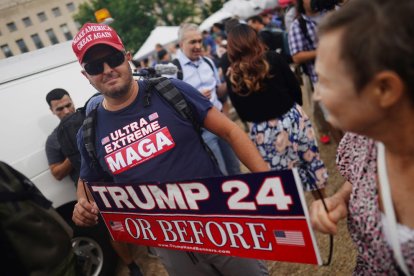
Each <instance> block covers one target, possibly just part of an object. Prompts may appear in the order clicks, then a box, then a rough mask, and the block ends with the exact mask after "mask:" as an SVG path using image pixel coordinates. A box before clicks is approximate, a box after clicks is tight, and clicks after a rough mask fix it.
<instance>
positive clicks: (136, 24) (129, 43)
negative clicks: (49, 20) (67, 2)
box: [74, 0, 157, 53]
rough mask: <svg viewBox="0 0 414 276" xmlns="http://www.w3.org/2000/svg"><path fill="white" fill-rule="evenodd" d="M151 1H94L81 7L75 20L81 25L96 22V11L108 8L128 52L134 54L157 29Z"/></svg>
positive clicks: (113, 24) (114, 26)
mask: <svg viewBox="0 0 414 276" xmlns="http://www.w3.org/2000/svg"><path fill="white" fill-rule="evenodd" d="M151 2H152V1H149V0H144V1H142V0H141V1H139V0H134V1H131V0H117V1H109V0H92V1H90V2H89V3H84V4H81V5H80V6H79V12H78V13H77V14H76V15H75V16H74V19H75V20H76V21H78V22H79V23H80V24H84V23H86V22H96V19H95V14H94V13H95V11H97V10H99V9H102V8H106V9H108V10H109V12H110V13H111V16H112V18H114V19H115V21H114V22H113V23H112V24H111V27H112V28H114V29H115V30H116V31H117V32H118V34H119V36H120V37H121V38H122V41H123V42H124V44H125V47H126V49H127V50H129V51H131V52H132V53H134V52H135V51H136V50H137V49H139V47H140V46H141V44H142V43H143V42H144V41H145V39H146V38H147V37H148V35H149V34H150V32H151V30H152V29H153V28H154V27H155V25H156V21H157V19H156V18H155V17H154V16H152V14H151V12H147V11H150V10H151V5H152V4H151Z"/></svg>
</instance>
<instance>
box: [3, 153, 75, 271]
mask: <svg viewBox="0 0 414 276" xmlns="http://www.w3.org/2000/svg"><path fill="white" fill-rule="evenodd" d="M51 206H52V203H51V202H50V201H49V200H47V199H46V198H45V197H44V196H43V195H42V193H41V192H40V191H39V190H38V189H37V188H36V186H35V185H34V184H33V183H32V182H31V181H30V180H29V179H28V178H27V177H25V176H24V175H23V174H21V173H20V172H18V171H16V170H14V169H13V168H12V167H10V166H9V165H7V164H6V163H4V162H1V161H0V268H1V273H0V274H1V275H64V276H66V275H67V276H69V275H70V276H72V275H76V262H75V260H76V259H75V256H74V254H73V251H72V243H71V237H72V229H71V228H70V227H69V225H68V224H66V222H65V221H64V220H63V218H62V217H60V216H59V214H58V213H57V212H56V211H55V210H54V209H53V208H52V207H51Z"/></svg>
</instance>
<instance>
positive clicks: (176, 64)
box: [171, 57, 215, 80]
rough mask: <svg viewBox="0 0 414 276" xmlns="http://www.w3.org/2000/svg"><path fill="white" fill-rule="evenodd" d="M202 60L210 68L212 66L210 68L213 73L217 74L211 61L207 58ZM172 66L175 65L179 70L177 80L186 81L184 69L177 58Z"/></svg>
mask: <svg viewBox="0 0 414 276" xmlns="http://www.w3.org/2000/svg"><path fill="white" fill-rule="evenodd" d="M202 59H203V60H204V61H205V62H206V63H207V64H208V66H210V68H211V71H213V72H215V71H214V67H215V65H213V64H212V63H211V60H209V59H208V58H206V57H202ZM171 62H172V64H174V65H175V66H177V69H178V71H177V79H179V80H183V79H184V75H183V68H182V67H181V63H180V61H179V60H178V59H177V58H175V59H173V60H172V61H171Z"/></svg>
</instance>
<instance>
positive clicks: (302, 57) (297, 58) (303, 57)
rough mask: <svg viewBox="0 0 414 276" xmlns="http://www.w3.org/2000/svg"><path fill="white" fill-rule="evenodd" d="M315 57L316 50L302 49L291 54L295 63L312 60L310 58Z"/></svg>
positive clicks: (313, 58)
mask: <svg viewBox="0 0 414 276" xmlns="http://www.w3.org/2000/svg"><path fill="white" fill-rule="evenodd" d="M315 58H316V50H312V51H302V52H299V53H296V54H294V55H293V56H292V60H293V62H294V63H296V64H302V63H305V62H308V61H312V60H315Z"/></svg>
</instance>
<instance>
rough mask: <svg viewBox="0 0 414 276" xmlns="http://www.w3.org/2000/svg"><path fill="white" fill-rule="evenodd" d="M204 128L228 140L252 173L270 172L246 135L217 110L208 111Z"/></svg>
mask: <svg viewBox="0 0 414 276" xmlns="http://www.w3.org/2000/svg"><path fill="white" fill-rule="evenodd" d="M204 127H206V128H207V129H208V130H210V131H211V132H213V133H215V134H216V135H218V136H220V137H221V138H223V139H224V140H226V141H227V142H228V143H229V144H230V146H231V147H232V148H233V150H234V152H235V153H236V155H237V157H238V158H239V159H240V161H241V162H242V163H243V164H244V165H245V166H246V167H247V168H248V169H249V170H250V171H251V172H264V171H268V170H269V165H268V164H267V163H266V162H265V161H264V160H263V158H262V157H261V155H260V153H259V151H258V150H257V148H256V147H255V146H254V144H253V143H252V141H250V139H249V137H248V136H247V135H246V133H245V132H244V131H243V130H242V129H241V128H240V127H239V126H238V125H236V124H235V123H234V122H233V121H231V120H230V119H228V118H227V117H226V116H225V115H224V114H223V113H221V112H220V111H218V110H217V109H216V108H211V109H210V110H209V111H208V113H207V116H206V118H205V120H204Z"/></svg>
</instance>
